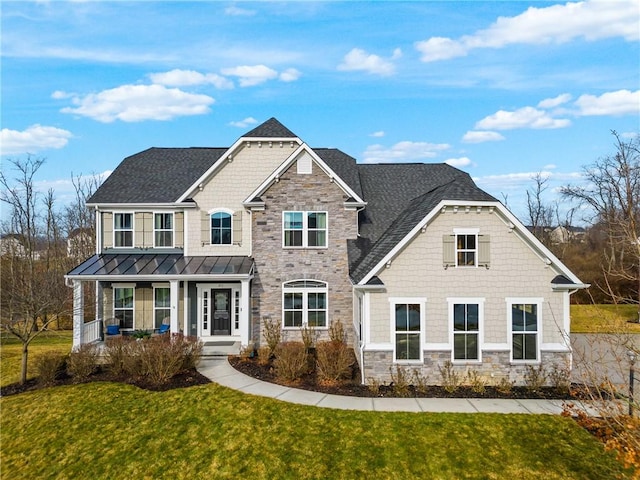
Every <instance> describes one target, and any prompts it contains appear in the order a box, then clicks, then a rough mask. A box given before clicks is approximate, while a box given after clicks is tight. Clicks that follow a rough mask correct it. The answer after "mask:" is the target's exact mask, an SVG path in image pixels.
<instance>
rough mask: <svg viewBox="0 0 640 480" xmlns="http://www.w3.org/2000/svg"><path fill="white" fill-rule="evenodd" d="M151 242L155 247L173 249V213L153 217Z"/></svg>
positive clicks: (157, 214) (158, 214)
mask: <svg viewBox="0 0 640 480" xmlns="http://www.w3.org/2000/svg"><path fill="white" fill-rule="evenodd" d="M153 242H154V246H156V247H173V213H156V214H154V215H153Z"/></svg>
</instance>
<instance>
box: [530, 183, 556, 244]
mask: <svg viewBox="0 0 640 480" xmlns="http://www.w3.org/2000/svg"><path fill="white" fill-rule="evenodd" d="M531 179H532V180H533V182H534V186H533V189H527V213H528V215H529V225H530V226H531V229H532V233H533V234H534V235H535V236H536V238H537V239H538V240H540V241H541V242H542V243H543V244H544V245H546V246H550V244H551V237H550V233H551V230H550V228H551V227H552V224H553V220H554V217H555V216H556V215H555V210H557V209H555V210H554V208H553V207H552V206H551V205H548V204H547V203H545V201H544V199H543V196H544V192H545V191H546V190H547V189H548V188H549V185H548V183H549V177H546V176H544V175H543V174H542V172H538V173H536V174H535V175H533V176H532V177H531Z"/></svg>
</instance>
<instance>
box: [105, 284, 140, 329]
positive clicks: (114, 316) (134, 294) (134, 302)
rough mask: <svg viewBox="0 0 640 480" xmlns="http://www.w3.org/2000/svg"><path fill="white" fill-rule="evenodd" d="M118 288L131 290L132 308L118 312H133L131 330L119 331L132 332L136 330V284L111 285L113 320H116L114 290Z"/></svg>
mask: <svg viewBox="0 0 640 480" xmlns="http://www.w3.org/2000/svg"><path fill="white" fill-rule="evenodd" d="M118 288H120V289H121V288H131V289H132V290H133V307H132V308H131V309H129V308H126V309H125V308H119V309H118V310H131V311H132V312H133V326H132V327H131V328H121V329H120V330H124V331H132V330H135V329H136V284H135V283H113V284H111V290H112V292H111V293H112V312H111V313H112V315H113V318H116V289H118Z"/></svg>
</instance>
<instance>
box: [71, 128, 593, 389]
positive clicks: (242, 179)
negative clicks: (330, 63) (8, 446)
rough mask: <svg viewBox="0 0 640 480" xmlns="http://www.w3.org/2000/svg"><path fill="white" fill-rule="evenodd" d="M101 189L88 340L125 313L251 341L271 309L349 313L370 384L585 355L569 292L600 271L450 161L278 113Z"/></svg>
mask: <svg viewBox="0 0 640 480" xmlns="http://www.w3.org/2000/svg"><path fill="white" fill-rule="evenodd" d="M87 204H88V205H89V206H92V207H95V208H96V211H97V235H96V244H97V253H96V255H95V256H93V257H91V258H89V259H88V260H86V261H85V262H83V263H82V264H80V265H78V266H77V267H76V268H75V269H73V270H72V271H71V272H69V274H68V275H67V276H66V278H67V281H68V282H69V284H70V285H71V284H72V285H73V287H74V298H75V299H76V300H75V305H74V312H75V317H74V345H75V346H78V345H79V344H81V343H84V342H88V341H94V340H97V339H99V338H100V335H101V331H102V324H101V321H102V320H107V319H112V318H115V319H116V321H117V322H118V323H119V325H120V327H121V328H122V329H125V330H127V329H129V330H132V329H151V328H158V327H159V325H160V324H161V322H162V321H163V320H164V319H169V323H170V329H171V332H182V333H184V334H186V335H195V336H197V337H199V338H201V339H202V340H203V342H204V343H205V345H220V344H223V343H226V344H233V345H235V347H236V350H237V348H239V346H240V345H247V344H249V342H250V341H256V342H258V343H259V342H261V341H263V340H262V339H263V332H262V324H263V322H264V321H265V319H271V320H272V321H277V322H279V323H280V324H281V326H282V328H283V330H284V331H285V335H286V337H287V338H289V339H293V338H299V335H300V327H301V326H303V325H305V326H308V327H310V328H313V329H316V330H317V331H318V332H319V334H320V336H321V338H327V337H328V328H329V327H330V325H331V324H332V322H336V321H341V322H342V323H343V324H344V325H345V326H346V327H347V330H348V333H349V335H348V341H349V342H350V343H351V344H352V345H353V347H354V350H355V353H356V358H357V359H358V362H359V364H360V367H361V371H362V379H363V381H365V382H366V381H368V380H369V379H376V380H378V381H386V380H389V378H390V369H391V368H393V367H394V366H396V365H402V366H409V367H412V368H418V369H421V370H422V372H423V373H424V374H427V375H429V381H430V382H432V383H439V375H438V366H442V365H443V364H444V363H445V362H446V361H451V362H452V363H453V365H454V366H455V368H457V369H459V370H460V371H461V372H464V371H466V370H467V369H475V370H477V371H478V372H479V373H481V374H483V375H487V376H492V377H495V378H503V377H508V378H510V379H512V380H514V381H517V382H522V380H523V373H524V371H525V366H527V365H539V364H541V363H542V364H544V365H545V366H547V367H549V368H551V367H552V365H557V366H559V367H564V366H566V365H568V364H569V363H570V361H571V351H570V348H569V341H568V338H569V324H570V319H569V296H570V295H571V293H573V292H574V291H576V290H577V289H580V288H585V287H586V285H584V284H582V282H581V281H580V280H579V279H578V278H577V277H576V276H575V275H574V274H573V273H572V272H571V271H569V269H568V268H567V267H566V266H564V265H563V264H562V263H561V262H560V261H559V260H558V259H557V258H556V257H555V256H554V255H553V254H552V253H551V252H550V251H549V250H548V249H547V248H545V247H544V246H543V245H542V244H541V243H540V242H539V241H538V240H536V238H535V237H534V236H533V235H532V234H531V233H530V232H529V231H527V229H526V228H525V227H524V226H523V225H522V223H520V222H519V221H518V220H517V219H516V218H515V217H514V216H513V215H512V214H511V213H510V212H509V211H508V210H507V209H506V208H505V207H504V205H502V203H500V202H499V201H498V200H496V199H495V198H494V197H492V196H491V195H489V194H487V193H486V192H484V191H482V190H480V189H479V188H478V187H477V186H476V185H475V184H474V183H473V181H472V180H471V177H470V176H469V175H467V174H466V173H464V172H461V171H459V170H457V169H455V168H453V167H450V166H448V165H446V164H417V163H416V164H382V165H369V164H358V163H356V160H355V159H354V158H352V157H350V156H348V155H346V154H344V153H343V152H341V151H339V150H336V149H327V148H311V147H309V146H308V145H307V144H305V143H304V142H303V141H302V140H301V139H300V138H298V137H297V136H296V135H294V134H293V133H292V132H291V131H290V130H288V129H287V128H286V127H284V126H283V125H282V124H281V123H279V122H278V121H277V120H276V119H273V118H272V119H270V120H268V121H266V122H265V123H263V124H261V125H260V126H258V127H256V128H255V129H253V130H252V131H250V132H248V133H247V134H245V135H244V136H243V137H241V138H240V139H239V140H237V141H236V142H235V143H234V144H233V145H232V146H231V147H229V148H151V149H149V150H145V151H143V152H140V153H138V154H136V155H133V156H131V157H128V158H126V159H125V160H124V161H123V162H122V163H121V164H120V165H119V166H118V168H116V170H115V171H114V172H113V173H112V174H111V175H110V176H109V178H108V179H107V180H106V181H105V182H104V183H103V185H102V186H101V187H100V188H99V189H98V190H97V191H96V193H95V194H94V195H93V196H92V197H91V198H90V199H89V201H88V202H87ZM88 283H91V284H95V288H96V292H97V298H98V304H97V308H96V311H97V317H98V318H97V320H96V321H94V322H89V323H84V321H83V310H82V298H83V295H82V292H83V285H85V284H88ZM92 288H94V287H92Z"/></svg>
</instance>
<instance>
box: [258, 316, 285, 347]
mask: <svg viewBox="0 0 640 480" xmlns="http://www.w3.org/2000/svg"><path fill="white" fill-rule="evenodd" d="M262 332H263V334H264V341H265V342H266V343H267V347H269V356H271V355H275V353H276V349H277V348H278V345H279V344H280V341H281V340H282V328H280V323H279V322H276V321H275V320H272V319H271V318H269V317H262Z"/></svg>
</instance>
